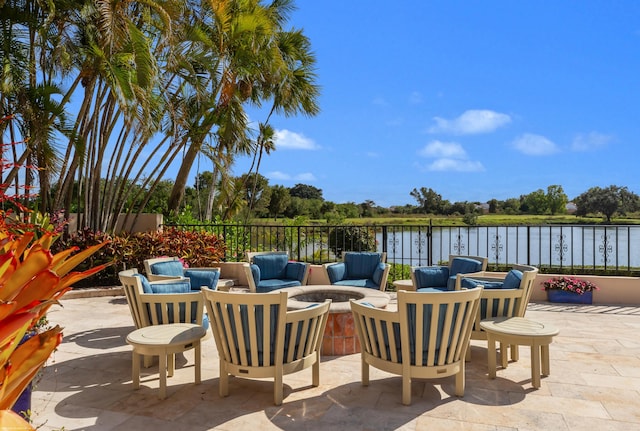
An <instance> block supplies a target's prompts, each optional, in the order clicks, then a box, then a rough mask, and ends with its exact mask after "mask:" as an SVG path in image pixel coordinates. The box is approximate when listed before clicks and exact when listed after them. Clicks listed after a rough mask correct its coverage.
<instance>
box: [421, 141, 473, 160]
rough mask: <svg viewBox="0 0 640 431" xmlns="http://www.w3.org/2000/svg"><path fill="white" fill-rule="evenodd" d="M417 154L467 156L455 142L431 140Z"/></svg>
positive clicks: (459, 157) (449, 156)
mask: <svg viewBox="0 0 640 431" xmlns="http://www.w3.org/2000/svg"><path fill="white" fill-rule="evenodd" d="M418 154H419V155H421V156H423V157H445V158H454V159H466V158H467V152H466V151H465V150H464V148H462V145H460V144H458V143H457V142H442V141H431V142H429V143H428V144H427V145H426V146H425V147H424V148H423V149H421V150H420V151H418Z"/></svg>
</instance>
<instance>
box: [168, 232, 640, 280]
mask: <svg viewBox="0 0 640 431" xmlns="http://www.w3.org/2000/svg"><path fill="white" fill-rule="evenodd" d="M176 227H178V228H181V229H190V230H200V229H205V230H207V231H212V232H214V233H216V234H218V235H221V236H222V237H223V238H224V239H225V242H226V245H227V254H226V258H227V260H228V261H238V260H244V255H245V252H246V251H265V250H282V251H288V252H289V255H290V256H291V258H292V259H295V260H304V261H306V262H310V263H316V264H318V263H326V262H332V261H336V260H339V259H341V253H342V252H343V251H347V250H354V251H365V250H369V251H371V250H377V251H381V252H386V253H387V261H388V262H389V263H391V264H392V265H400V266H402V265H404V266H405V267H407V268H408V267H410V266H419V265H434V264H438V263H441V262H446V261H448V259H449V255H451V254H461V255H476V256H485V257H487V258H488V260H489V267H490V269H495V270H497V269H501V268H508V267H510V266H511V265H512V264H514V263H521V264H528V265H534V266H537V267H539V268H540V270H541V271H542V272H560V273H576V274H578V273H579V274H607V275H640V226H634V225H624V226H623V225H615V226H611V225H607V226H603V225H540V226H461V227H451V226H436V225H425V226H404V225H366V226H355V225H333V226H328V225H319V226H313V225H310V226H294V225H290V226H272V225H241V224H206V225H204V224H203V225H176ZM396 271H397V270H396V269H394V270H392V279H397V278H403V277H406V275H407V273H406V270H405V271H403V274H402V275H400V274H395V275H394V274H393V273H394V272H396Z"/></svg>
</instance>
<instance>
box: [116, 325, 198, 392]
mask: <svg viewBox="0 0 640 431" xmlns="http://www.w3.org/2000/svg"><path fill="white" fill-rule="evenodd" d="M205 334H206V331H205V329H204V328H203V327H202V326H200V325H195V324H191V323H171V324H167V325H155V326H146V327H144V328H140V329H136V330H135V331H133V332H132V333H130V334H129V335H128V336H127V343H129V344H130V345H131V346H133V367H132V375H133V388H134V389H138V388H139V387H140V356H143V355H149V356H158V357H159V361H158V362H159V366H158V373H159V374H160V399H165V398H166V397H167V375H168V376H169V377H172V376H173V370H174V367H175V364H174V362H175V360H174V355H175V354H176V353H180V352H185V351H187V350H190V349H195V383H196V384H198V383H200V379H201V377H200V376H201V372H200V369H201V368H200V340H201V339H202V337H204V336H205ZM167 357H169V361H168V362H169V364H168V366H167Z"/></svg>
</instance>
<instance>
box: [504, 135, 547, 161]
mask: <svg viewBox="0 0 640 431" xmlns="http://www.w3.org/2000/svg"><path fill="white" fill-rule="evenodd" d="M512 144H513V147H514V148H515V149H516V150H518V151H520V152H521V153H523V154H526V155H529V156H546V155H549V154H554V153H557V152H558V147H557V146H556V144H554V143H553V142H552V141H550V140H549V139H547V138H545V137H544V136H540V135H534V134H532V133H525V134H523V135H521V136H518V137H517V138H516V139H515V140H514V141H513V143H512Z"/></svg>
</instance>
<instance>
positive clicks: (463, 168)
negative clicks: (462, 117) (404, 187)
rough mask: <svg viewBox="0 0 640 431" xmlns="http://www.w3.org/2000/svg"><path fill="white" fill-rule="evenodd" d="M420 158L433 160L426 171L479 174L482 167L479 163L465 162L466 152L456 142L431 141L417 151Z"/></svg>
mask: <svg viewBox="0 0 640 431" xmlns="http://www.w3.org/2000/svg"><path fill="white" fill-rule="evenodd" d="M418 155H420V156H422V157H428V158H434V159H436V160H434V161H433V162H431V163H430V164H429V165H427V167H426V169H427V170H428V171H439V172H481V171H484V166H483V165H482V163H480V162H475V161H472V160H467V152H466V151H465V150H464V148H462V145H460V144H458V143H457V142H442V141H431V142H429V143H428V144H427V145H426V146H425V147H424V148H422V149H421V150H420V151H418Z"/></svg>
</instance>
